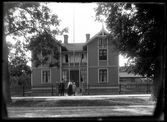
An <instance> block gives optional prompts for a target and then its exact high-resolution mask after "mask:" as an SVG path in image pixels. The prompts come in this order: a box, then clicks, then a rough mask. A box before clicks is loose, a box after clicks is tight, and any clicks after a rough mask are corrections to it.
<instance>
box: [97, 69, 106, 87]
mask: <svg viewBox="0 0 167 122" xmlns="http://www.w3.org/2000/svg"><path fill="white" fill-rule="evenodd" d="M100 70H107V81H105V82H101V81H100V74H99V73H100ZM108 77H109V76H108V68H99V69H98V83H100V84H101V83H108Z"/></svg>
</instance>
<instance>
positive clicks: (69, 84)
mask: <svg viewBox="0 0 167 122" xmlns="http://www.w3.org/2000/svg"><path fill="white" fill-rule="evenodd" d="M67 88H68V96H71V95H72V93H73V91H72V82H71V81H69V83H68V86H67Z"/></svg>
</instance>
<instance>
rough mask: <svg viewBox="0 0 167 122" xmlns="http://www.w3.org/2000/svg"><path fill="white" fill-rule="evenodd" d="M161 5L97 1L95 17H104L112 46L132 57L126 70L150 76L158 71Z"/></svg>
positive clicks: (161, 29)
mask: <svg viewBox="0 0 167 122" xmlns="http://www.w3.org/2000/svg"><path fill="white" fill-rule="evenodd" d="M155 7H156V9H155ZM163 8H164V6H163V5H161V4H160V5H154V4H131V3H98V7H97V8H96V16H97V20H99V19H100V15H104V16H105V17H106V24H107V28H108V29H109V31H110V38H111V41H112V42H111V43H112V44H114V45H115V50H116V51H117V52H119V53H121V54H122V55H124V56H126V57H127V58H130V60H131V62H129V67H128V72H129V73H130V72H131V73H135V74H140V75H143V76H148V77H151V76H154V75H155V74H156V73H157V72H159V67H160V63H159V62H160V60H162V59H161V58H162V55H161V50H160V49H161V46H162V45H161V44H162V41H163V37H164V36H163V34H164V32H163V26H164V25H163V24H164V18H163V17H164V15H163V12H164V11H163V10H164V9H163Z"/></svg>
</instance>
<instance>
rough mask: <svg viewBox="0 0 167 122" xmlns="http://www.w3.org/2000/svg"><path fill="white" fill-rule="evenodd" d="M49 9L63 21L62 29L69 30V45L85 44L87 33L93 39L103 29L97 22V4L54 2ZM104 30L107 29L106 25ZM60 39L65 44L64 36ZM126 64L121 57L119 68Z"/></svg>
mask: <svg viewBox="0 0 167 122" xmlns="http://www.w3.org/2000/svg"><path fill="white" fill-rule="evenodd" d="M49 7H50V9H51V10H52V11H53V13H55V14H57V15H58V17H59V19H61V23H60V28H61V29H63V28H65V27H68V28H69V32H68V34H67V35H68V36H69V37H68V41H69V43H84V42H86V34H87V33H89V34H90V38H91V37H93V36H94V35H95V34H97V33H98V32H99V31H100V30H101V28H102V23H101V22H98V21H95V11H94V8H96V7H97V4H96V3H56V2H53V3H50V4H49ZM104 28H105V29H106V26H105V24H104ZM106 30H107V29H106ZM59 39H60V40H62V42H63V36H62V37H60V38H59ZM73 39H74V40H73ZM126 62H127V59H126V58H124V57H123V56H121V55H120V56H119V66H124V64H125V63H126Z"/></svg>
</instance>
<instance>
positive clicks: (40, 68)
mask: <svg viewBox="0 0 167 122" xmlns="http://www.w3.org/2000/svg"><path fill="white" fill-rule="evenodd" d="M34 69H49V67H39V68H35V67H33V68H32V70H34ZM50 69H58V68H57V67H51V68H50Z"/></svg>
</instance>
